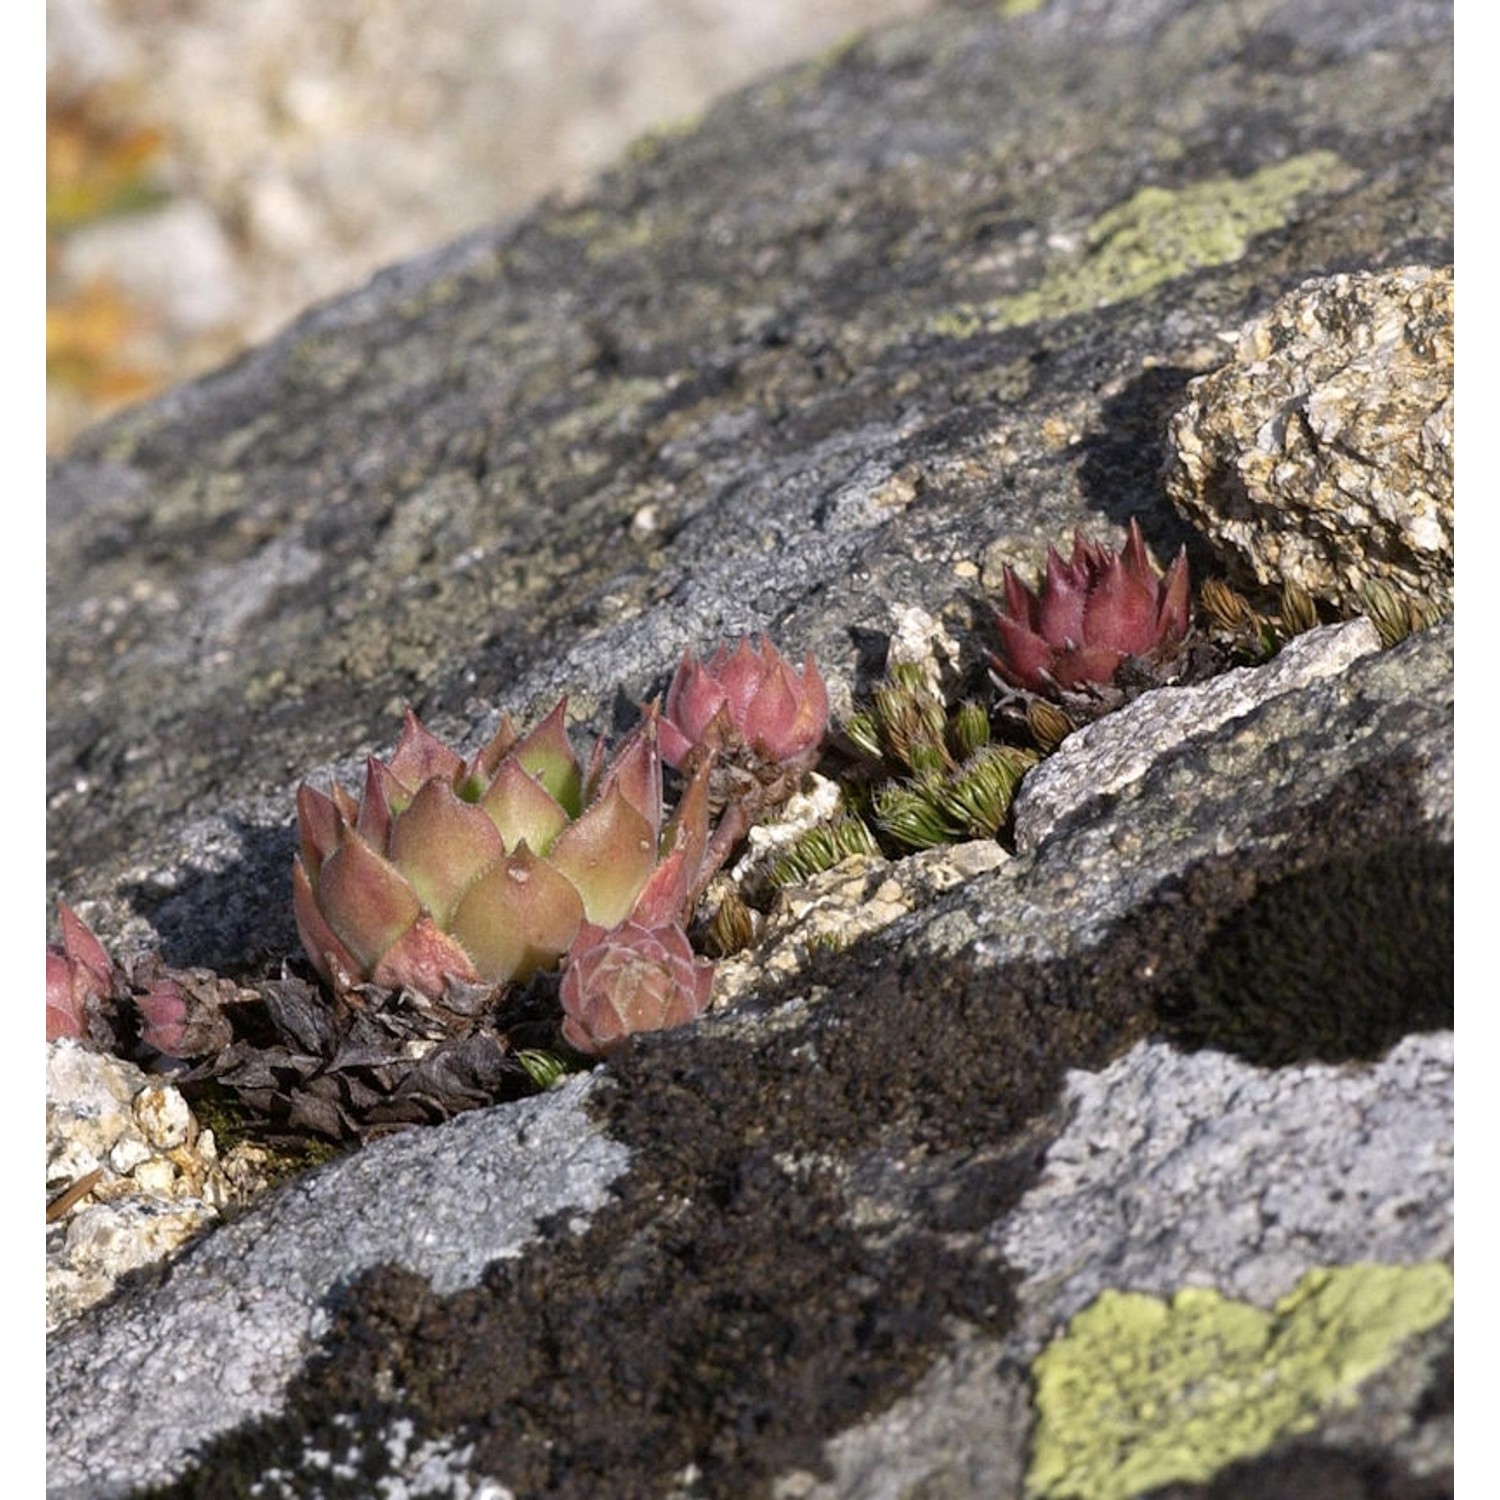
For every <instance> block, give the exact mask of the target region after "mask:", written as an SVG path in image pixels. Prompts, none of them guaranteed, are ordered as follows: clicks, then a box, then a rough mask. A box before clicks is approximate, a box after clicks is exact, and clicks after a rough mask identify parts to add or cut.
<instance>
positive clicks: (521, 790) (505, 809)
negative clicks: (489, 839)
mask: <svg viewBox="0 0 1500 1500" xmlns="http://www.w3.org/2000/svg"><path fill="white" fill-rule="evenodd" d="M480 806H481V807H482V808H483V809H484V811H485V812H486V813H487V814H488V815H489V817H490V819H491V820H492V821H493V822H494V824H495V827H496V828H498V829H499V830H500V836H501V837H502V838H503V839H504V841H505V847H506V848H507V849H510V850H514V849H516V848H518V847H519V846H520V845H521V844H523V843H524V844H527V845H529V846H530V847H531V848H532V849H533V850H535V851H536V852H537V853H539V854H546V853H547V851H548V850H549V849H551V847H552V845H553V843H554V842H555V841H556V839H557V836H558V834H560V833H561V832H562V831H563V829H564V828H566V827H567V826H568V814H567V812H566V811H565V810H564V809H563V806H562V804H561V803H560V802H559V801H558V800H557V798H556V797H554V796H553V795H552V793H551V792H549V791H548V790H547V788H546V787H544V786H543V785H542V784H541V782H540V781H538V780H537V779H536V777H535V776H533V775H531V774H530V772H528V771H527V770H526V769H525V768H524V767H523V766H522V765H521V764H520V762H519V761H515V760H506V761H503V762H502V763H501V765H500V769H499V770H498V771H496V773H495V779H494V780H493V781H492V782H491V783H490V789H489V790H488V791H487V792H486V793H485V794H484V797H483V799H482V800H481V802H480Z"/></svg>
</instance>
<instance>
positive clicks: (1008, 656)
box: [994, 615, 1056, 687]
mask: <svg viewBox="0 0 1500 1500" xmlns="http://www.w3.org/2000/svg"><path fill="white" fill-rule="evenodd" d="M995 623H996V625H997V626H998V627H999V629H1000V644H1001V646H1002V647H1003V648H1004V650H1003V653H1002V654H1001V655H1000V656H998V657H996V658H995V663H994V664H995V667H996V669H997V670H998V671H999V672H1000V673H1001V675H1002V676H1003V677H1004V678H1005V680H1006V681H1007V682H1009V683H1010V684H1011V685H1012V686H1014V687H1034V686H1038V685H1040V683H1041V682H1042V680H1043V679H1044V678H1045V677H1046V676H1047V673H1048V669H1049V668H1050V667H1051V665H1052V659H1053V657H1054V656H1055V655H1056V652H1055V651H1054V650H1053V648H1052V647H1051V646H1049V645H1048V644H1047V642H1046V641H1045V640H1044V639H1043V638H1042V637H1041V636H1039V635H1038V634H1037V633H1036V631H1034V630H1029V629H1027V627H1026V626H1024V625H1021V624H1018V623H1017V622H1016V621H1015V620H1009V619H1006V618H1005V617H1004V616H1003V615H1002V616H1001V617H1000V618H998V619H997V620H996V621H995Z"/></svg>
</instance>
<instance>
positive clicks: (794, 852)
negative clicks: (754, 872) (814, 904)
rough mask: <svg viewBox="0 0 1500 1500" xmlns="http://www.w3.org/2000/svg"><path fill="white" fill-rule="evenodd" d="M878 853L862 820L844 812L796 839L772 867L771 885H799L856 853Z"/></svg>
mask: <svg viewBox="0 0 1500 1500" xmlns="http://www.w3.org/2000/svg"><path fill="white" fill-rule="evenodd" d="M879 853H880V846H879V844H877V843H876V842H875V835H874V834H873V833H871V832H870V829H869V826H868V825H867V824H866V823H865V821H864V819H863V818H858V817H855V816H853V815H849V814H846V815H845V816H843V817H839V818H835V819H834V820H833V822H831V823H820V824H818V825H817V827H815V828H809V829H808V830H807V832H806V833H804V834H803V835H802V836H801V837H800V838H798V839H796V840H795V841H794V842H793V844H792V845H791V847H790V848H789V849H788V850H787V851H786V853H785V854H783V855H782V856H781V858H780V859H778V860H777V861H776V864H775V865H774V866H773V867H772V870H771V884H772V885H774V886H776V887H777V888H778V889H784V888H785V887H786V886H789V885H801V884H802V883H803V882H804V881H807V880H811V879H812V878H813V876H814V875H820V874H822V872H823V871H824V870H831V869H832V868H833V867H834V866H835V865H836V864H840V863H841V862H842V861H844V860H846V859H850V858H852V857H853V856H854V855H856V854H879Z"/></svg>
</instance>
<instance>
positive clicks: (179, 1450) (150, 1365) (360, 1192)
mask: <svg viewBox="0 0 1500 1500" xmlns="http://www.w3.org/2000/svg"><path fill="white" fill-rule="evenodd" d="M589 1089H590V1081H589V1080H588V1079H586V1078H580V1079H575V1080H571V1081H570V1082H568V1083H567V1084H566V1085H564V1086H563V1087H562V1088H560V1089H559V1090H558V1091H557V1092H556V1093H554V1094H549V1095H547V1096H545V1097H543V1098H539V1099H534V1100H525V1101H523V1102H521V1103H520V1104H516V1105H512V1106H510V1107H509V1108H508V1109H506V1110H505V1112H504V1113H503V1115H501V1116H500V1117H498V1118H497V1117H496V1116H495V1115H494V1114H493V1113H490V1112H487V1113H474V1114H470V1115H466V1116H464V1117H463V1118H462V1119H460V1120H456V1121H454V1122H453V1123H452V1128H450V1129H445V1130H443V1131H441V1132H438V1131H430V1132H411V1133H408V1134H406V1135H403V1136H399V1137H395V1138H392V1139H390V1140H387V1141H383V1142H381V1143H379V1144H378V1145H377V1146H376V1147H374V1148H372V1149H370V1150H368V1151H364V1152H361V1153H360V1154H358V1155H356V1156H353V1157H350V1158H347V1159H345V1160H343V1161H341V1162H337V1163H334V1164H333V1165H331V1166H329V1167H327V1168H324V1169H323V1170H322V1171H320V1172H316V1173H309V1174H307V1175H306V1176H304V1177H303V1178H302V1179H301V1180H299V1181H298V1182H297V1183H294V1184H292V1185H291V1186H290V1187H288V1188H286V1189H284V1190H283V1191H281V1192H280V1193H278V1194H277V1195H276V1196H275V1198H274V1201H271V1202H268V1203H266V1204H265V1205H264V1206H263V1207H261V1208H258V1209H256V1210H255V1212H253V1213H251V1214H249V1215H247V1216H245V1217H244V1218H241V1219H239V1220H238V1221H236V1222H234V1223H231V1224H227V1225H225V1226H224V1227H223V1228H221V1229H220V1230H219V1231H218V1232H217V1233H216V1234H214V1235H213V1236H211V1237H210V1238H209V1239H207V1240H204V1241H202V1242H201V1243H200V1244H199V1245H198V1246H197V1247H196V1248H195V1249H193V1250H191V1251H190V1252H189V1253H187V1254H185V1255H183V1256H182V1257H180V1258H179V1260H178V1261H177V1262H176V1264H175V1265H174V1266H173V1268H172V1273H171V1277H170V1280H168V1281H167V1282H165V1284H164V1285H161V1286H158V1287H154V1288H149V1289H145V1288H143V1290H142V1293H141V1295H138V1296H137V1297H136V1298H135V1300H134V1302H133V1303H132V1304H131V1306H130V1307H129V1308H128V1309H125V1310H121V1311H120V1312H119V1313H118V1314H117V1315H116V1316H115V1317H113V1318H109V1319H101V1320H100V1321H99V1322H98V1323H97V1324H95V1325H94V1328H93V1330H92V1336H89V1337H83V1338H78V1339H75V1340H72V1341H60V1342H59V1344H58V1346H57V1350H58V1357H57V1360H56V1362H55V1363H51V1364H50V1366H49V1379H51V1380H53V1381H54V1382H55V1384H53V1385H51V1386H50V1387H49V1396H48V1405H49V1410H50V1413H51V1415H52V1416H53V1417H55V1418H59V1419H62V1420H65V1421H66V1422H67V1425H68V1427H69V1429H70V1436H69V1438H68V1440H67V1451H63V1450H60V1449H56V1448H54V1449H53V1450H52V1451H51V1452H50V1453H49V1460H48V1485H49V1493H61V1494H82V1493H85V1492H86V1490H87V1488H88V1485H89V1484H92V1485H95V1486H99V1485H103V1486H105V1487H106V1488H108V1487H110V1486H113V1485H128V1484H138V1483H140V1482H141V1480H142V1479H144V1478H147V1477H152V1478H160V1477H163V1476H165V1475H167V1474H170V1473H171V1472H172V1471H173V1469H174V1468H175V1467H176V1466H177V1465H179V1464H180V1463H181V1460H182V1455H183V1452H184V1450H185V1449H186V1447H187V1446H188V1445H189V1444H190V1442H192V1441H195V1440H198V1439H199V1438H201V1436H202V1435H203V1434H204V1433H205V1432H210V1431H216V1430H219V1429H221V1428H223V1427H226V1426H231V1425H233V1424H234V1423H236V1422H239V1421H243V1420H244V1419H245V1418H248V1417H254V1416H259V1415H261V1414H262V1413H263V1412H265V1411H267V1410H270V1409H274V1408H275V1407H276V1406H278V1405H279V1400H280V1396H281V1393H282V1391H283V1390H284V1389H285V1387H286V1383H287V1381H288V1379H289V1378H290V1376H291V1375H292V1373H293V1372H294V1371H295V1370H296V1369H297V1368H298V1367H299V1366H300V1365H301V1363H302V1362H303V1361H304V1360H305V1359H306V1357H307V1354H308V1352H309V1350H310V1349H312V1348H313V1347H314V1346H315V1344H316V1342H317V1339H318V1337H319V1336H320V1335H321V1334H322V1333H323V1332H324V1331H325V1330H326V1327H327V1320H328V1310H327V1306H326V1299H327V1297H328V1295H329V1292H330V1291H331V1290H332V1289H333V1288H334V1287H335V1286H336V1285H337V1283H339V1282H340V1281H343V1280H345V1279H347V1278H349V1277H351V1276H355V1275H358V1273H359V1271H360V1270H361V1269H362V1268H364V1267H368V1266H373V1265H378V1264H380V1263H381V1262H383V1261H385V1260H388V1259H393V1258H394V1259H396V1260H398V1261H399V1262H400V1263H401V1264H402V1265H405V1266H409V1267H411V1268H412V1269H413V1270H414V1271H416V1272H418V1274H420V1275H423V1276H426V1277H428V1278H429V1279H430V1280H431V1283H432V1285H433V1287H434V1288H439V1287H441V1288H442V1289H443V1290H444V1291H448V1292H451V1291H454V1290H456V1289H457V1288H459V1287H463V1286H468V1285H470V1284H472V1283H473V1282H474V1281H476V1280H477V1279H478V1278H479V1277H480V1276H481V1275H482V1273H483V1271H484V1268H485V1266H486V1265H487V1264H488V1263H489V1262H490V1261H492V1260H494V1259H495V1258H496V1257H499V1256H513V1255H518V1254H520V1253H521V1251H522V1249H523V1247H524V1246H525V1245H526V1244H527V1243H528V1242H529V1241H531V1240H534V1239H535V1238H536V1237H537V1236H538V1235H539V1234H540V1233H541V1221H542V1220H544V1219H545V1220H551V1221H553V1232H557V1231H558V1230H561V1231H562V1232H567V1230H568V1227H569V1226H571V1227H572V1228H574V1229H576V1228H578V1227H580V1226H581V1225H582V1224H583V1223H585V1222H586V1221H587V1216H588V1213H589V1211H590V1210H592V1209H595V1208H597V1207H598V1206H599V1205H600V1203H602V1202H603V1201H604V1198H605V1196H606V1194H607V1192H608V1189H609V1185H610V1183H611V1182H612V1181H613V1180H614V1178H616V1177H617V1176H619V1175H620V1174H621V1173H622V1172H624V1171H625V1170H626V1168H627V1166H628V1165H629V1152H628V1151H627V1150H625V1149H624V1148H623V1147H622V1146H620V1145H618V1144H617V1143H615V1142H612V1141H609V1140H607V1139H605V1138H604V1137H602V1136H600V1135H599V1134H598V1133H597V1131H595V1130H594V1129H593V1128H592V1127H591V1126H590V1124H589V1121H588V1119H587V1117H586V1116H585V1114H584V1113H583V1101H584V1099H585V1098H586V1097H587V1095H588V1093H589ZM559 1216H561V1217H560V1218H559ZM148 1284H149V1279H148ZM210 1350H211V1351H212V1356H211V1358H212V1364H213V1373H212V1374H210V1372H209V1369H208V1367H206V1366H205V1365H204V1363H203V1356H204V1354H205V1353H206V1352H208V1351H210ZM206 1390H212V1392H213V1402H212V1406H211V1408H210V1409H209V1410H207V1411H205V1409H204V1408H205V1401H204V1394H205V1391H206ZM205 1418H206V1419H207V1420H206V1421H205Z"/></svg>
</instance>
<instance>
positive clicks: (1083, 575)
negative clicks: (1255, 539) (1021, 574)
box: [990, 519, 1189, 693]
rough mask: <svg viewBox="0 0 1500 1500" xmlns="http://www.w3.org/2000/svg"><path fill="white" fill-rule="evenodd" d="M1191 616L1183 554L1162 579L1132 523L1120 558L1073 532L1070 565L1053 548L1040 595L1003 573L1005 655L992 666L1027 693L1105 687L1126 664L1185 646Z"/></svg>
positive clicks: (999, 613) (999, 618) (1000, 618)
mask: <svg viewBox="0 0 1500 1500" xmlns="http://www.w3.org/2000/svg"><path fill="white" fill-rule="evenodd" d="M1188 614H1189V582H1188V563H1187V552H1186V550H1185V549H1184V550H1183V551H1181V552H1179V553H1178V554H1177V558H1176V560H1175V561H1174V562H1173V564H1172V566H1171V567H1170V568H1169V569H1168V570H1167V573H1166V576H1165V577H1162V576H1160V575H1159V574H1158V573H1157V572H1156V569H1155V568H1154V566H1153V565H1152V563H1151V560H1150V558H1149V557H1148V556H1147V555H1146V544H1145V542H1144V541H1143V540H1142V539H1141V529H1140V527H1139V526H1138V525H1137V524H1136V522H1135V520H1134V519H1132V520H1131V522H1130V535H1129V537H1128V538H1127V539H1126V542H1125V545H1124V547H1123V548H1121V549H1120V550H1119V551H1118V552H1116V551H1113V550H1112V549H1110V548H1108V547H1106V546H1104V545H1103V544H1102V543H1099V542H1088V541H1085V540H1084V539H1083V536H1082V535H1081V534H1079V533H1075V535H1074V538H1073V557H1072V560H1071V561H1069V562H1064V561H1063V559H1062V557H1061V556H1060V555H1059V554H1058V552H1057V550H1056V549H1055V548H1051V547H1049V548H1048V549H1047V571H1046V576H1045V578H1044V580H1043V583H1042V586H1041V591H1040V593H1036V592H1033V591H1032V590H1031V589H1029V588H1028V587H1027V586H1026V585H1025V584H1024V583H1022V582H1021V580H1020V579H1019V578H1018V577H1017V576H1016V574H1015V573H1014V572H1013V571H1012V570H1011V569H1010V568H1007V569H1006V570H1005V604H1004V607H1003V608H999V609H997V610H996V611H995V616H996V623H997V624H998V626H999V629H1000V645H1001V650H1000V652H999V654H998V655H991V657H990V664H991V666H992V667H993V668H994V669H995V672H996V673H997V674H998V675H999V676H1000V677H1001V678H1003V679H1004V680H1005V681H1006V682H1008V683H1009V684H1010V685H1011V686H1012V687H1016V688H1022V689H1025V690H1027V691H1029V692H1036V693H1054V692H1056V691H1058V690H1059V689H1061V690H1063V691H1067V690H1069V689H1078V688H1084V687H1086V686H1087V685H1088V684H1091V683H1093V684H1107V683H1110V682H1113V680H1114V677H1115V674H1116V672H1118V671H1119V669H1120V666H1121V664H1122V663H1123V662H1124V661H1125V659H1126V658H1127V657H1136V656H1149V655H1151V654H1152V653H1154V652H1156V651H1158V650H1159V649H1161V648H1162V647H1165V646H1172V645H1176V644H1177V643H1178V642H1179V641H1181V640H1182V638H1183V636H1185V635H1186V634H1187V629H1188Z"/></svg>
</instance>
